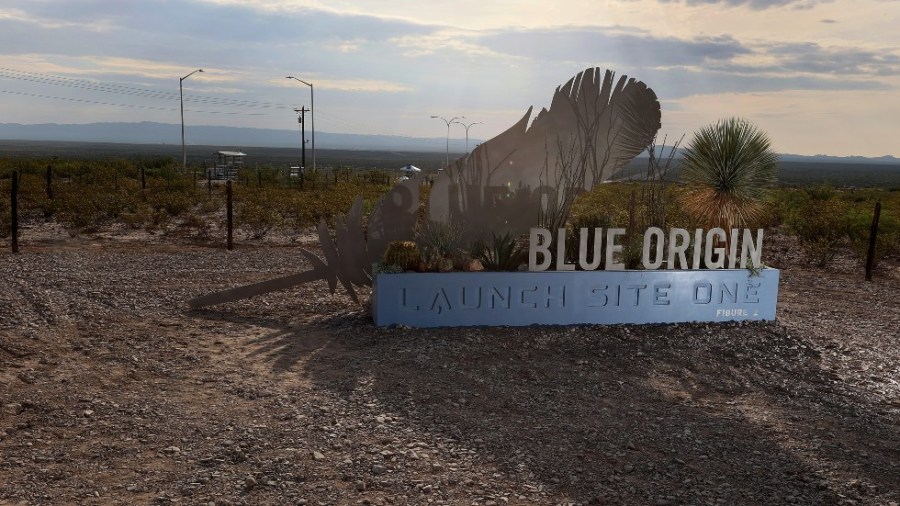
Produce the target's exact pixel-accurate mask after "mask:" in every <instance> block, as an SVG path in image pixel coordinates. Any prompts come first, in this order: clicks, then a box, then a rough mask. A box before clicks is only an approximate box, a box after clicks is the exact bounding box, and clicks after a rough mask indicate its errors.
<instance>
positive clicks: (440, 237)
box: [416, 221, 465, 272]
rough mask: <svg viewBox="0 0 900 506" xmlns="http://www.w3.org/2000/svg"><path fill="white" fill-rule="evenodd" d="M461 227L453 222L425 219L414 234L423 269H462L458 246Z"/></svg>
mask: <svg viewBox="0 0 900 506" xmlns="http://www.w3.org/2000/svg"><path fill="white" fill-rule="evenodd" d="M462 236H463V229H462V227H460V226H459V225H457V224H455V223H452V222H450V223H442V222H437V221H427V222H425V224H424V225H423V226H422V228H421V229H420V230H419V231H418V233H417V234H416V243H417V244H418V246H419V249H420V251H421V252H422V259H423V260H424V262H425V270H427V271H440V272H447V271H452V270H454V269H463V265H464V263H465V262H464V259H463V258H462V257H463V255H462V252H461V250H460V248H459V245H460V243H461V242H462Z"/></svg>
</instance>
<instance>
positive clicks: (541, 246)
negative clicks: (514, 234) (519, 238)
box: [528, 228, 553, 271]
mask: <svg viewBox="0 0 900 506" xmlns="http://www.w3.org/2000/svg"><path fill="white" fill-rule="evenodd" d="M538 238H540V239H541V240H540V241H538ZM552 240H553V235H552V234H551V233H550V231H549V230H547V229H546V228H532V229H531V233H530V234H529V237H528V270H529V271H546V270H547V268H548V267H550V261H551V258H550V241H552ZM538 253H541V254H542V255H544V258H543V259H542V261H541V263H540V264H539V263H537V255H538Z"/></svg>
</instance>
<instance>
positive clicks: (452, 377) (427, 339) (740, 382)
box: [0, 238, 900, 506]
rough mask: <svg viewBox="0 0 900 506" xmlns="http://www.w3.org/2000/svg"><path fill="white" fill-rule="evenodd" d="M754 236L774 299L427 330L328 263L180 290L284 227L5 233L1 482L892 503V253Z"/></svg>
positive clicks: (144, 492)
mask: <svg viewBox="0 0 900 506" xmlns="http://www.w3.org/2000/svg"><path fill="white" fill-rule="evenodd" d="M767 240H769V239H767ZM769 242H770V244H767V249H766V252H765V255H764V258H765V259H766V261H767V263H769V264H770V265H774V266H776V267H780V268H782V269H783V271H782V283H781V287H780V290H781V292H780V297H779V306H778V320H777V322H774V323H753V324H688V325H684V324H682V325H671V326H664V325H651V326H575V327H530V328H478V329H432V330H417V329H405V328H392V329H381V328H376V327H374V326H373V325H372V323H371V317H370V314H369V311H368V309H367V308H364V307H360V306H358V305H355V304H354V303H353V302H352V301H351V300H350V299H349V298H348V297H346V296H344V295H342V294H341V293H337V294H334V295H331V294H329V293H328V292H327V287H326V285H325V284H324V282H319V283H313V284H311V285H308V286H303V287H299V288H297V289H292V290H287V291H284V292H279V293H274V294H269V295H266V296H263V297H259V298H256V299H253V300H250V301H241V302H235V303H229V304H225V305H221V306H215V307H212V308H210V309H207V310H202V311H189V310H188V309H187V307H186V303H185V302H186V301H187V300H188V299H190V298H192V297H195V296H197V295H201V294H204V293H208V292H210V291H213V290H218V289H223V288H228V287H232V286H237V285H240V284H245V283H250V282H255V281H260V280H264V279H268V278H271V277H274V276H276V275H281V274H289V273H294V272H298V271H300V270H304V269H306V268H307V266H306V264H305V263H304V261H303V260H302V258H301V257H300V256H299V255H298V254H297V252H296V249H295V248H293V247H289V246H286V245H280V244H272V243H268V244H255V243H241V244H239V245H238V248H237V249H236V250H235V251H232V252H228V251H225V250H223V249H218V248H210V247H200V246H192V245H187V244H184V245H171V244H165V242H164V241H159V240H153V241H150V240H148V241H123V240H114V239H58V240H52V241H51V240H47V241H37V242H34V243H26V244H24V245H23V246H24V247H23V253H22V254H20V255H15V256H14V255H11V254H9V253H8V252H7V251H8V248H7V249H5V250H4V251H3V252H2V253H0V406H2V412H0V505H2V506H7V505H32V504H34V505H38V504H170V503H177V504H210V505H228V504H233V505H237V504H309V505H320V504H321V505H324V504H329V505H331V504H333V505H340V504H447V505H451V504H452V505H457V504H458V505H476V504H477V505H484V506H488V505H507V504H541V505H544V504H547V505H550V504H625V505H630V504H634V505H646V504H651V505H653V504H656V505H667V504H670V505H676V504H691V505H694V504H698V505H703V504H710V505H716V504H728V505H736V504H747V505H757V504H872V505H876V504H877V505H892V506H897V504H898V503H900V346H898V345H900V297H898V295H900V293H898V292H900V268H898V264H897V262H896V261H893V263H892V262H886V263H885V265H884V266H883V267H882V269H881V271H879V273H878V276H877V278H876V281H874V282H872V283H865V282H863V281H862V280H861V278H862V275H861V273H860V270H859V269H858V268H857V267H856V266H855V264H854V263H853V262H852V260H850V259H849V258H847V257H843V256H842V257H839V259H838V261H837V262H836V264H835V265H834V266H833V267H831V268H829V269H827V270H821V269H815V268H812V267H810V266H808V265H806V264H805V263H804V262H803V260H802V259H801V258H799V257H798V256H797V255H796V253H794V252H795V248H793V247H792V244H791V243H790V241H789V240H788V239H786V238H781V239H780V240H779V239H773V240H769ZM313 246H314V245H313Z"/></svg>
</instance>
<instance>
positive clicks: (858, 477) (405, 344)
mask: <svg viewBox="0 0 900 506" xmlns="http://www.w3.org/2000/svg"><path fill="white" fill-rule="evenodd" d="M204 313H205V314H204V315H203V316H204V317H205V318H212V319H225V320H229V321H233V322H237V323H245V324H252V325H257V326H262V327H266V328H271V329H273V331H272V332H271V333H269V334H267V335H265V336H263V337H260V338H258V339H257V340H256V341H255V342H254V343H252V344H253V345H255V346H256V350H255V351H254V354H255V355H258V356H260V357H262V358H264V359H265V360H268V361H270V362H271V364H272V367H273V369H274V371H276V372H285V371H293V372H296V373H300V374H303V375H305V376H307V377H308V378H309V379H311V380H312V381H313V382H314V383H316V384H317V385H319V386H320V387H322V388H324V389H328V390H331V391H334V392H336V393H338V394H340V395H343V396H350V395H351V393H352V392H353V390H354V389H355V388H356V387H357V385H358V382H359V381H360V380H361V379H362V378H371V379H374V381H373V382H372V384H373V385H374V386H373V388H374V393H375V395H376V396H377V398H378V400H379V402H380V403H381V404H382V405H384V406H386V408H387V409H389V410H390V411H391V413H393V415H394V416H400V417H402V418H405V419H408V420H412V421H414V422H416V423H417V424H419V425H421V426H422V427H424V428H425V429H426V430H428V431H430V432H432V433H435V434H440V435H441V436H443V437H450V438H453V439H455V440H456V441H458V443H459V444H460V445H462V446H465V447H468V448H470V449H473V450H475V451H476V452H477V455H478V458H479V459H482V460H483V461H485V462H490V463H491V465H493V466H496V468H497V469H498V470H499V471H500V472H502V473H503V474H504V475H506V477H508V478H509V479H511V480H513V481H518V482H521V483H535V482H536V483H540V484H542V485H543V486H544V487H545V488H547V489H549V490H552V491H554V492H556V493H559V494H562V495H565V496H568V497H570V498H572V500H575V501H579V502H590V501H595V502H600V503H606V502H614V503H629V504H648V503H650V504H652V503H658V504H701V503H714V502H715V499H717V498H727V499H728V500H729V502H736V503H740V504H776V503H777V504H783V503H793V502H796V503H810V504H813V503H814V504H839V503H842V502H843V501H844V500H845V499H847V498H852V499H853V500H855V501H862V502H868V501H873V500H874V501H875V502H877V501H879V500H881V499H886V496H883V495H881V494H885V493H888V494H890V493H893V492H890V491H891V490H896V489H897V487H898V480H897V476H898V471H900V470H898V468H897V467H896V466H897V462H900V451H898V448H900V436H898V431H897V423H896V422H897V421H896V419H895V418H893V419H892V418H891V416H890V415H887V414H885V413H883V412H879V407H878V406H873V405H868V404H867V403H866V401H865V399H864V397H863V396H862V395H859V396H856V395H855V394H854V393H853V392H851V391H847V390H840V389H839V387H837V386H836V385H839V384H840V383H841V381H840V378H837V377H835V376H833V375H831V374H829V373H827V372H825V371H824V370H822V369H821V368H820V357H819V356H818V353H816V352H815V351H813V349H814V347H813V346H811V345H810V343H806V342H803V341H801V340H797V339H796V338H794V337H792V336H790V335H789V334H788V332H787V331H786V330H785V328H784V327H782V326H779V325H774V324H751V325H737V324H730V325H702V324H694V325H677V326H643V327H638V326H610V327H601V326H591V327H563V328H558V327H557V328H554V327H543V328H531V329H529V330H528V331H527V332H522V331H521V330H518V329H511V328H490V329H488V328H477V329H437V330H435V329H428V330H421V329H378V328H375V327H373V326H372V325H371V323H370V322H369V321H368V320H367V318H366V316H365V315H364V314H358V315H355V316H352V317H350V318H349V319H348V318H346V317H340V318H333V319H331V320H329V319H327V318H326V319H324V320H322V321H320V322H319V324H316V325H314V326H296V327H292V326H291V325H290V324H288V323H287V322H286V321H279V319H278V318H274V319H267V318H258V317H257V318H253V317H241V316H240V315H233V314H232V315H226V314H223V313H217V312H212V311H207V312H204Z"/></svg>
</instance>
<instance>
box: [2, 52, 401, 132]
mask: <svg viewBox="0 0 900 506" xmlns="http://www.w3.org/2000/svg"><path fill="white" fill-rule="evenodd" d="M0 78H6V79H15V80H19V81H25V82H32V83H38V84H46V85H51V86H60V87H65V88H73V89H78V90H84V91H91V92H102V93H109V94H114V95H120V96H127V97H134V98H146V99H155V100H165V101H169V100H171V101H175V100H179V95H178V93H175V92H168V91H160V90H153V89H149V88H141V87H136V86H127V85H123V84H117V83H104V82H102V81H91V80H86V79H75V78H70V77H63V76H56V75H51V74H43V73H39V72H30V71H25V70H18V69H13V68H8V67H0ZM0 93H5V94H10V95H20V96H26V97H32V98H40V99H49V100H64V101H68V102H77V103H84V104H92V105H104V106H109V107H122V108H128V109H144V110H154V111H172V112H175V111H178V110H179V109H178V108H175V107H164V106H154V105H143V104H123V103H113V102H106V101H100V100H89V99H81V98H71V97H60V96H54V95H44V94H39V93H30V92H21V91H12V90H0ZM184 101H185V102H189V103H193V104H203V105H212V106H221V107H234V108H246V109H256V110H259V109H271V110H272V112H243V111H208V110H201V109H193V110H188V109H186V110H185V112H192V113H203V114H221V115H231V116H280V115H281V114H282V113H281V112H278V111H276V110H280V109H287V110H291V111H293V109H294V106H293V105H288V104H282V103H277V102H261V101H253V100H238V99H233V98H224V97H214V96H196V97H192V96H185V97H184ZM316 112H317V113H318V114H320V115H321V116H322V117H323V118H324V119H325V120H326V121H327V122H330V123H337V124H339V125H343V126H344V127H345V128H348V129H351V130H355V131H357V132H363V133H365V134H369V135H372V134H376V135H397V134H395V133H392V132H385V131H384V129H383V128H379V127H376V126H373V125H371V124H366V123H361V122H359V121H354V120H352V119H347V118H343V117H340V116H336V115H334V114H329V113H328V112H327V111H321V110H319V111H316Z"/></svg>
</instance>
